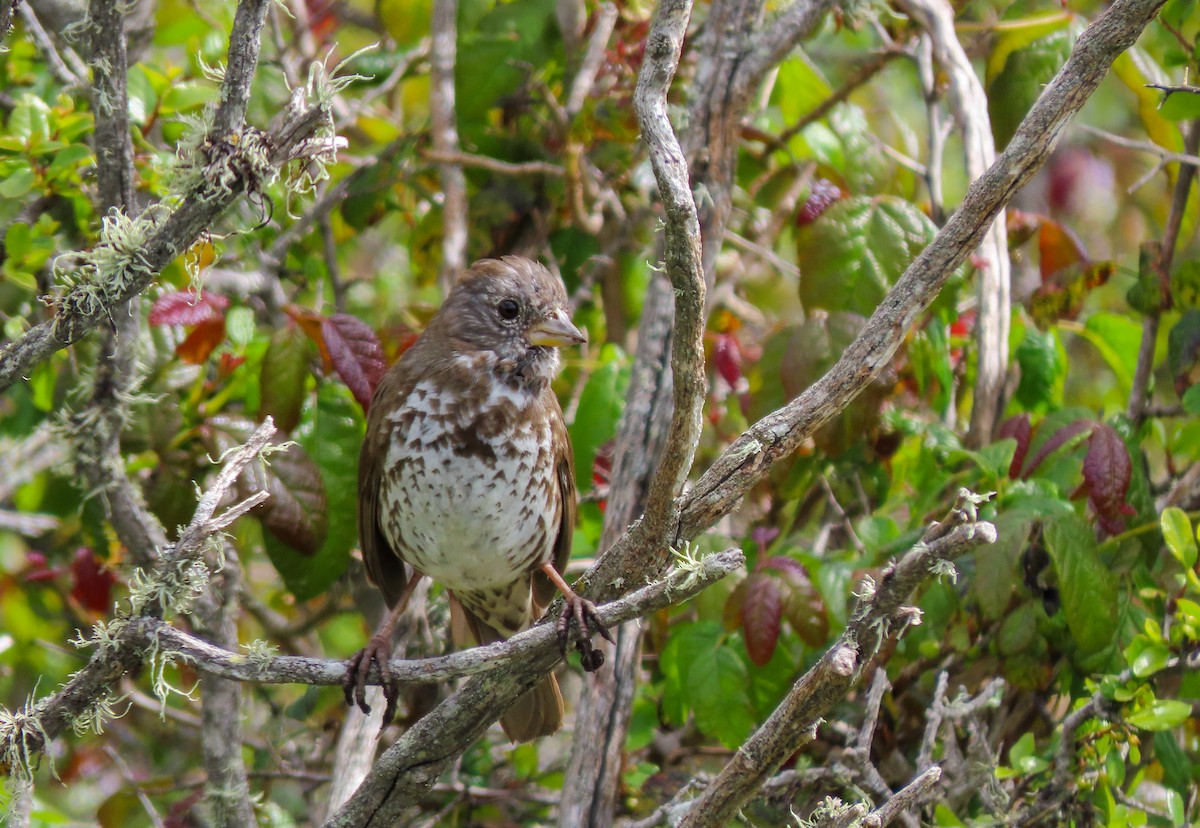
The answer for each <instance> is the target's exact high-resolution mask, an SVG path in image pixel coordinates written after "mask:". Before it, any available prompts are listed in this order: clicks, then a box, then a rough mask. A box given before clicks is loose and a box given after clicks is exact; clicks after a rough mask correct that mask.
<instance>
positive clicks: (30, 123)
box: [8, 94, 50, 146]
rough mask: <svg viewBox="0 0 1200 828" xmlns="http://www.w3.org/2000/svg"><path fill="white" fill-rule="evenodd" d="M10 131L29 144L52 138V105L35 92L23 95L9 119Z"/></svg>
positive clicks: (32, 144) (33, 144)
mask: <svg viewBox="0 0 1200 828" xmlns="http://www.w3.org/2000/svg"><path fill="white" fill-rule="evenodd" d="M8 129H9V131H10V132H11V133H12V134H13V135H15V136H17V137H18V138H20V139H22V140H23V141H24V142H25V143H26V144H27V145H29V146H35V145H37V144H39V143H41V142H42V141H49V140H50V106H49V105H48V104H47V103H46V102H45V101H43V100H42V99H41V98H39V97H38V96H37V95H34V94H26V95H23V96H21V99H20V100H18V101H17V105H16V107H14V108H13V112H12V115H11V116H10V117H9V119H8Z"/></svg>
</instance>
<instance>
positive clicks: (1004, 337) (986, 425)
mask: <svg viewBox="0 0 1200 828" xmlns="http://www.w3.org/2000/svg"><path fill="white" fill-rule="evenodd" d="M900 7H901V9H903V10H904V11H905V13H906V14H908V15H909V16H910V17H912V18H913V19H914V20H916V21H917V22H918V23H919V24H920V25H921V28H923V29H924V30H925V31H926V32H927V33H928V35H929V38H930V42H931V44H932V49H933V59H934V60H935V61H936V62H937V63H938V65H939V66H940V67H941V68H942V71H943V72H945V74H946V78H947V80H948V82H949V95H948V97H949V103H950V108H951V109H952V110H953V112H954V117H955V120H957V121H958V125H959V128H960V129H961V130H962V135H963V150H964V153H965V155H966V162H967V163H966V167H967V177H968V178H969V179H971V180H974V179H976V178H979V177H980V176H982V175H983V174H984V172H985V171H986V170H987V168H988V167H989V166H990V165H991V164H992V163H993V162H994V161H995V160H996V145H995V143H994V141H993V139H992V125H991V119H990V118H989V117H988V108H987V95H986V94H985V93H984V91H983V84H982V83H980V81H979V77H978V76H977V75H976V74H975V68H974V67H973V66H972V65H971V59H970V58H969V57H968V56H967V53H966V50H965V49H963V47H962V44H961V43H959V41H958V35H957V34H956V33H955V30H954V9H953V8H952V7H951V6H950V4H949V3H948V2H946V0H902V2H901V5H900ZM931 163H932V162H931ZM976 256H977V258H978V260H979V265H978V267H977V270H978V271H979V288H978V296H979V319H978V323H977V326H976V329H975V341H976V347H977V352H978V361H977V365H978V368H977V373H976V378H975V399H974V403H973V406H972V409H971V429H970V432H969V434H968V441H969V442H971V443H972V444H974V445H983V444H984V443H988V442H990V441H991V437H992V432H993V430H994V429H995V427H996V420H997V419H998V418H999V416H1000V412H1001V409H1002V407H1003V403H1004V401H1003V394H1004V381H1005V375H1006V372H1007V370H1008V328H1009V318H1010V316H1011V314H1012V307H1011V305H1012V299H1011V293H1012V285H1011V277H1010V274H1009V269H1010V262H1009V256H1008V231H1007V229H1006V226H1005V218H1004V210H1003V209H1001V210H1000V212H999V213H998V214H997V215H996V218H995V219H994V220H993V221H992V222H991V225H990V226H989V228H988V230H987V234H986V236H985V237H984V239H983V242H982V243H981V244H980V246H979V249H978V250H977V251H976Z"/></svg>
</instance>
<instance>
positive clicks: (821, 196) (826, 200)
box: [796, 178, 845, 227]
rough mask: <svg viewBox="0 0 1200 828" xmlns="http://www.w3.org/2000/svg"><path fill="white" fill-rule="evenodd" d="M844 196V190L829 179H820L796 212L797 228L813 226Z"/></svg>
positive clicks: (814, 183) (815, 182)
mask: <svg viewBox="0 0 1200 828" xmlns="http://www.w3.org/2000/svg"><path fill="white" fill-rule="evenodd" d="M844 195H845V194H844V193H843V192H842V188H841V187H839V186H838V185H837V184H834V183H833V182H832V181H830V180H829V179H827V178H818V179H817V180H816V181H814V182H813V185H812V191H811V192H809V194H808V198H807V199H805V201H804V204H802V205H801V206H800V209H799V210H797V211H796V226H797V227H804V226H806V225H809V224H812V223H813V222H814V221H816V220H817V219H819V218H820V217H821V214H822V213H824V212H825V211H826V210H828V209H829V208H830V207H832V206H833V205H834V204H835V203H836V202H837V201H838V200H840V199H841V198H842V197H843V196H844Z"/></svg>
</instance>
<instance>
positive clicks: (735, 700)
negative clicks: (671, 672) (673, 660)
mask: <svg viewBox="0 0 1200 828" xmlns="http://www.w3.org/2000/svg"><path fill="white" fill-rule="evenodd" d="M686 675H687V682H688V685H687V688H688V695H689V698H690V700H691V702H692V709H693V710H694V711H695V713H696V726H697V727H698V728H700V731H701V732H702V733H705V734H707V735H709V736H713V737H715V738H717V739H719V740H720V741H721V744H723V745H725V747H727V748H730V749H734V748H737V747H738V746H739V745H740V744H741V743H742V740H744V739H745V738H746V736H748V735H749V734H750V732H751V731H752V730H753V729H754V725H755V722H754V717H753V716H752V715H751V709H752V708H751V705H750V695H749V693H748V692H747V683H748V682H749V676H748V674H747V670H746V665H745V664H744V663H743V662H742V660H741V659H739V658H738V657H737V655H736V654H735V653H734V652H733V650H732V649H730V648H729V647H717V648H716V649H714V650H712V651H710V652H708V653H707V654H705V655H704V656H703V657H701V658H698V659H696V660H694V661H693V662H692V663H691V664H690V665H689V667H688V669H687V673H686Z"/></svg>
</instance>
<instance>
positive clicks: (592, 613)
mask: <svg viewBox="0 0 1200 828" xmlns="http://www.w3.org/2000/svg"><path fill="white" fill-rule="evenodd" d="M565 601H566V603H565V604H564V605H563V611H562V615H560V616H559V617H558V624H557V626H556V627H555V629H556V630H557V632H558V645H559V647H560V648H562V651H563V654H564V655H565V654H566V652H567V642H568V641H570V637H571V622H572V621H574V622H575V624H576V625H577V626H578V627H579V633H580V637H579V640H578V641H576V642H575V649H577V650H579V655H580V657H581V661H582V664H583V669H584V672H587V673H594V672H596V671H597V670H599V669H600V667H601V666H602V665H603V664H604V653H603V652H602V651H601V650H599V649H597V648H596V647H593V646H592V633H594V632H595V633H599V634H600V636H601V637H602V638H603V639H604V640H605V641H607V642H609V643H610V644H615V643H616V642H615V641H614V640H613V637H612V635H611V634H610V633H609V632H608V629H607V628H606V627H605V626H604V625H603V624H602V623H600V617H599V616H598V615H597V614H596V605H595V604H593V603H592V602H591V601H588V600H587V599H585V598H580V597H579V596H578V595H575V594H574V593H572V594H570V595H567V596H565Z"/></svg>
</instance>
